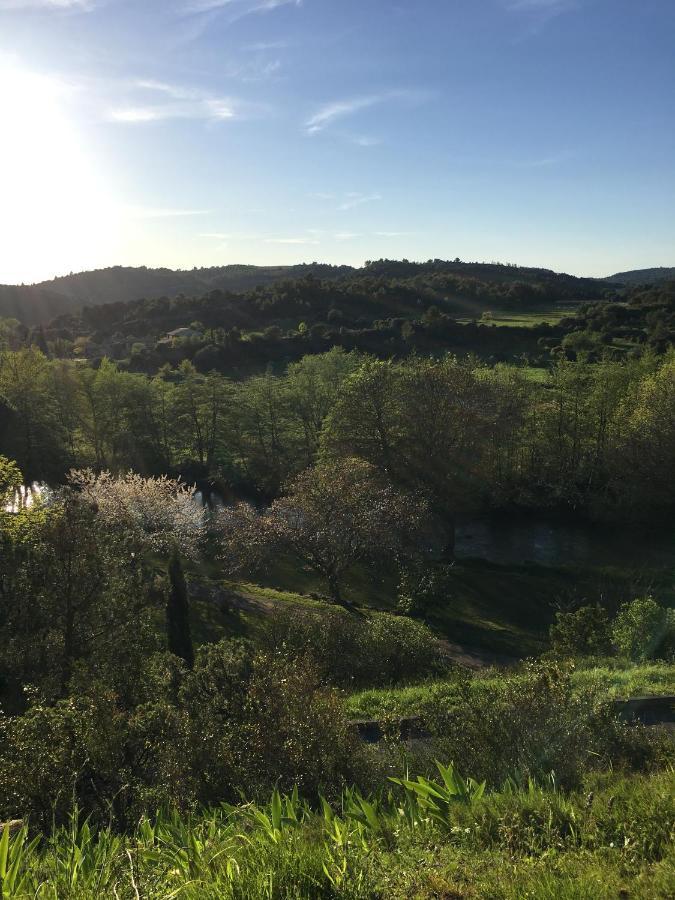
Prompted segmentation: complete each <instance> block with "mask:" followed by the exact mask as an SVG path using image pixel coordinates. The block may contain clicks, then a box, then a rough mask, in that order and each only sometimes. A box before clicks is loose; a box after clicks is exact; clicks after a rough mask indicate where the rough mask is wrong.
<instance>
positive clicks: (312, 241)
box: [264, 237, 320, 246]
mask: <svg viewBox="0 0 675 900" xmlns="http://www.w3.org/2000/svg"><path fill="white" fill-rule="evenodd" d="M264 243H266V244H291V245H295V244H297V245H303V244H305V245H306V244H309V245H313V246H316V245H317V244H319V243H320V241H318V240H317V239H316V238H313V237H312V238H310V237H271V238H265V241H264Z"/></svg>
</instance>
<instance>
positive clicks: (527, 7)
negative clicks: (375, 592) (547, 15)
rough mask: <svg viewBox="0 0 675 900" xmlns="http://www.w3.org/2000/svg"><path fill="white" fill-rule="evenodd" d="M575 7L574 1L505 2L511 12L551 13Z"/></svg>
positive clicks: (533, 0)
mask: <svg viewBox="0 0 675 900" xmlns="http://www.w3.org/2000/svg"><path fill="white" fill-rule="evenodd" d="M575 5H576V0H506V7H507V9H510V10H512V11H513V12H551V11H554V10H560V9H563V8H565V7H568V8H569V7H571V6H575Z"/></svg>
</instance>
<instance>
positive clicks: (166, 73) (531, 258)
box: [0, 0, 675, 282]
mask: <svg viewBox="0 0 675 900" xmlns="http://www.w3.org/2000/svg"><path fill="white" fill-rule="evenodd" d="M674 47H675V2H673V0H392V2H389V0H302V2H298V0H161V2H160V0H0V247H2V248H3V251H2V252H0V281H4V282H18V281H33V280H38V279H42V278H45V277H51V276H53V275H56V274H62V273H64V272H68V271H73V270H78V269H84V268H92V267H98V266H106V265H112V264H116V263H121V264H126V265H140V264H147V265H152V266H156V265H166V266H171V267H192V266H202V265H222V264H227V263H234V262H247V263H293V262H302V261H312V260H321V261H327V262H334V263H339V262H347V263H352V264H357V265H360V264H362V263H363V261H364V260H366V259H375V258H380V257H383V256H386V257H390V258H401V257H407V258H409V259H427V258H430V257H444V258H454V257H456V256H459V257H461V258H462V259H469V260H474V259H485V260H500V261H504V262H516V263H519V264H524V265H542V266H546V267H550V268H554V269H557V270H564V271H569V272H573V273H577V274H586V275H603V274H608V273H610V272H613V271H616V270H620V269H627V268H641V267H646V266H654V265H675V52H674V50H673V48H674Z"/></svg>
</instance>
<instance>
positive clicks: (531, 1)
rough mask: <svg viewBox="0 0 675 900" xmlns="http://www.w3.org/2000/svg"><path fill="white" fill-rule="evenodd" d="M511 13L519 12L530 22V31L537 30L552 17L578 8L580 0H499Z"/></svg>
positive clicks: (534, 31)
mask: <svg viewBox="0 0 675 900" xmlns="http://www.w3.org/2000/svg"><path fill="white" fill-rule="evenodd" d="M501 3H502V5H503V6H504V7H505V8H506V9H507V10H508V11H509V12H511V13H520V14H521V16H524V17H525V18H526V19H527V20H529V22H530V29H529V31H530V33H536V32H538V31H539V30H540V29H541V28H542V27H543V26H545V25H546V24H547V23H548V22H550V21H551V20H552V19H555V18H557V17H558V16H560V15H562V14H563V13H566V12H571V11H572V10H574V9H578V7H579V3H580V0H501Z"/></svg>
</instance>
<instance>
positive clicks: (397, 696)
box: [346, 660, 675, 719]
mask: <svg viewBox="0 0 675 900" xmlns="http://www.w3.org/2000/svg"><path fill="white" fill-rule="evenodd" d="M512 677H516V678H517V677H518V676H512ZM503 681H504V679H503V676H502V675H500V674H499V673H497V672H496V671H494V670H488V671H487V672H486V673H485V674H477V675H475V676H474V677H473V678H472V679H471V682H470V685H469V687H470V691H471V694H472V695H473V696H475V699H476V701H477V702H481V700H485V699H487V697H488V695H492V696H494V695H495V694H498V693H499V691H500V688H501V686H502V684H503ZM572 683H573V684H574V686H575V687H577V688H579V689H580V690H592V691H593V693H594V694H597V696H598V697H610V698H612V699H615V698H616V699H618V698H624V697H630V696H637V695H641V694H645V695H649V694H675V665H673V664H669V663H665V662H664V663H645V664H643V665H630V664H627V663H625V662H624V663H622V662H620V661H618V660H610V661H609V662H608V663H607V664H601V665H597V666H596V665H589V666H588V667H587V668H586V667H583V668H578V669H577V670H576V671H574V672H573V673H572ZM459 692H460V686H459V684H458V681H457V679H456V678H450V679H439V680H434V681H428V682H425V683H424V684H418V685H410V686H408V687H402V688H384V689H379V690H378V689H369V690H365V691H359V692H358V693H355V694H351V695H350V696H348V697H347V699H346V703H347V710H348V712H349V715H350V716H352V717H354V718H366V719H387V718H395V717H398V716H414V715H419V714H420V713H422V712H423V711H424V710H425V709H427V710H428V709H434V708H442V707H444V706H446V707H447V706H451V705H453V703H454V702H456V701H457V700H458V699H459Z"/></svg>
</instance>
